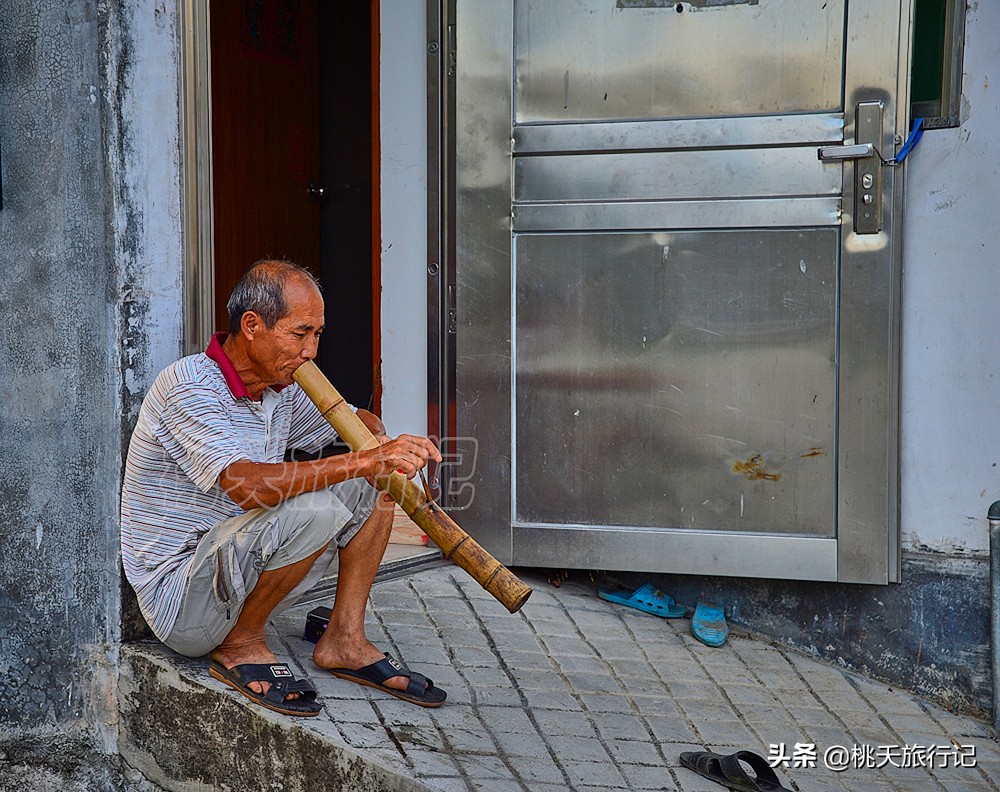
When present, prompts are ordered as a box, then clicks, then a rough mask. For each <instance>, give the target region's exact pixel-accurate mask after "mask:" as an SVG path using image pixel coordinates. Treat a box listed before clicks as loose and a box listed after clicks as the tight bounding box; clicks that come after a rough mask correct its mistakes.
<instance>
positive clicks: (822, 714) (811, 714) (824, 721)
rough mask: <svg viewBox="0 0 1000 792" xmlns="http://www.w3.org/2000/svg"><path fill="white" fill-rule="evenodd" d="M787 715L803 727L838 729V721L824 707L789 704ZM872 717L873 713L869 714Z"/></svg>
mask: <svg viewBox="0 0 1000 792" xmlns="http://www.w3.org/2000/svg"><path fill="white" fill-rule="evenodd" d="M786 709H787V711H788V714H789V715H791V716H792V719H793V720H794V721H795V722H796V723H800V724H802V725H803V727H805V726H807V725H808V726H813V727H816V726H823V727H825V728H828V729H833V728H838V727H839V726H840V721H839V720H837V718H836V717H835V716H834V715H833V714H832V713H831V712H830V711H829V710H828V709H826V707H819V706H816V707H800V706H797V705H796V704H789V705H788V706H787V707H786ZM871 717H874V713H871Z"/></svg>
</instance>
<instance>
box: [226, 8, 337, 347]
mask: <svg viewBox="0 0 1000 792" xmlns="http://www.w3.org/2000/svg"><path fill="white" fill-rule="evenodd" d="M210 24H211V45H212V147H213V151H212V160H213V171H212V176H213V180H214V185H213V188H214V210H215V317H216V320H215V323H216V327H217V329H220V330H221V329H227V328H228V318H227V316H226V301H227V299H228V297H229V294H230V292H231V291H232V288H233V286H234V285H235V284H236V281H237V280H239V277H240V275H241V274H242V273H243V272H244V271H245V270H246V268H247V267H248V266H249V265H250V264H252V263H253V262H254V261H256V260H258V259H260V258H264V257H274V258H287V259H291V260H293V261H296V262H298V263H300V264H302V265H303V266H306V267H309V268H310V269H312V270H313V271H314V272H317V273H318V267H319V260H320V258H319V256H320V204H319V202H318V201H316V200H313V199H311V198H310V196H309V192H308V188H309V185H310V183H311V182H318V180H319V10H318V0H221V2H213V3H212V4H211V20H210Z"/></svg>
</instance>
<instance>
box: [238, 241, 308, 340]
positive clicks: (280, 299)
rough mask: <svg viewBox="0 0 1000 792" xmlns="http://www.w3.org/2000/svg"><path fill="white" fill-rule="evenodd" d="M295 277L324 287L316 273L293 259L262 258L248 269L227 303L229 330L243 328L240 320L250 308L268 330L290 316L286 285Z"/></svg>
mask: <svg viewBox="0 0 1000 792" xmlns="http://www.w3.org/2000/svg"><path fill="white" fill-rule="evenodd" d="M293 278H301V279H303V280H306V281H308V282H309V283H311V284H313V285H314V286H315V287H316V288H317V289H319V288H320V285H319V281H318V280H316V278H315V277H313V274H312V273H311V272H310V271H309V270H307V269H306V268H305V267H300V266H299V265H298V264H296V263H295V262H293V261H284V260H281V259H261V260H260V261H258V262H257V263H256V264H254V265H253V266H252V267H251V268H250V269H248V270H247V271H246V272H245V273H244V274H243V277H242V278H240V282H239V283H237V284H236V287H235V288H234V289H233V293H232V294H231V295H230V296H229V302H228V303H226V311H227V312H228V313H229V332H231V333H238V332H239V331H240V322H242V320H243V314H245V313H246V312H247V311H253V312H254V313H255V314H257V315H258V316H259V317H260V318H261V321H263V322H264V325H265V327H267V328H268V329H271V328H272V327H274V325H275V324H276V323H277V321H278V320H279V319H281V318H283V317H285V316H287V315H288V303H287V302H286V301H285V285H286V284H287V283H288V281H289V280H291V279H293Z"/></svg>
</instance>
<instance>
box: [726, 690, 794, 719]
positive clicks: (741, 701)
mask: <svg viewBox="0 0 1000 792" xmlns="http://www.w3.org/2000/svg"><path fill="white" fill-rule="evenodd" d="M725 691H726V696H727V697H728V698H729V700H730V701H731V702H732V703H733V705H734V706H735V707H737V708H738V709H739V711H740V712H745V713H750V712H754V711H760V710H761V709H763V710H773V709H775V708H780V707H781V702H780V701H779V700H778V699H777V698H776V697H775V696H774V694H773V693H771V692H770V691H769V690H767V689H766V688H762V687H760V686H759V685H742V684H741V685H726V686H725Z"/></svg>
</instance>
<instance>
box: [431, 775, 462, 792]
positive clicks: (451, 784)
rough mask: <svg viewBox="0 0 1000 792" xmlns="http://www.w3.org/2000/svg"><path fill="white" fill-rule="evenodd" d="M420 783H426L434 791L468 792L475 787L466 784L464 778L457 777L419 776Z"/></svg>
mask: <svg viewBox="0 0 1000 792" xmlns="http://www.w3.org/2000/svg"><path fill="white" fill-rule="evenodd" d="M420 783H422V784H426V785H427V787H428V788H429V789H433V790H435V792H468V791H469V790H470V789H475V788H476V787H475V786H471V785H470V784H468V783H467V782H466V781H465V779H464V778H461V777H458V778H455V777H451V776H445V777H421V779H420Z"/></svg>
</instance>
